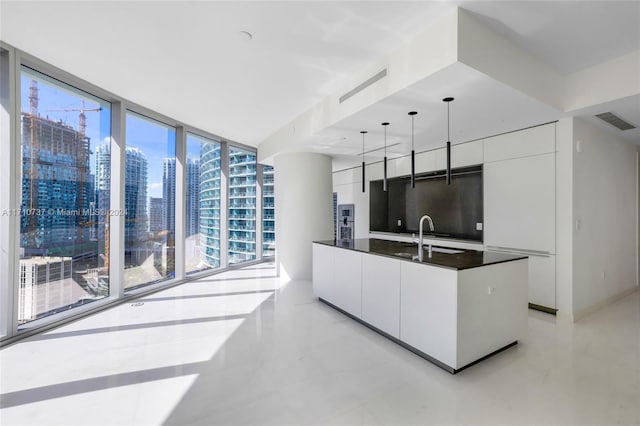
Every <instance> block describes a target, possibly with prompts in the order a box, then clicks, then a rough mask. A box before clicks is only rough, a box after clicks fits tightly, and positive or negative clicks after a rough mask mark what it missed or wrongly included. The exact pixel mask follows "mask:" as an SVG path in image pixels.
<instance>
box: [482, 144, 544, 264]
mask: <svg viewBox="0 0 640 426" xmlns="http://www.w3.org/2000/svg"><path fill="white" fill-rule="evenodd" d="M555 164H556V163H555V153H552V154H544V155H535V156H532V157H524V158H516V159H513V160H508V161H496V162H494V163H487V164H485V165H484V243H485V246H493V247H504V248H509V249H516V250H536V251H542V252H546V253H555V232H556V226H555V215H556V197H555V179H556V174H555V170H556V168H555V167H556V166H555Z"/></svg>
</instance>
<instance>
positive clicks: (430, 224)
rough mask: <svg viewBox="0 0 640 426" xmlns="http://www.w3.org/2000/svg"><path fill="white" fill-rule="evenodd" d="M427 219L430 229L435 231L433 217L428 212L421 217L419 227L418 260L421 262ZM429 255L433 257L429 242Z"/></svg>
mask: <svg viewBox="0 0 640 426" xmlns="http://www.w3.org/2000/svg"><path fill="white" fill-rule="evenodd" d="M425 219H427V221H428V222H429V229H430V230H431V232H433V231H434V229H433V221H432V220H431V217H429V216H427V215H426V214H425V215H424V216H422V217H421V218H420V226H419V227H418V232H419V234H418V260H419V261H420V262H422V250H423V248H422V244H423V241H424V240H423V238H424V237H423V235H422V232H423V224H424V220H425ZM429 257H431V244H429Z"/></svg>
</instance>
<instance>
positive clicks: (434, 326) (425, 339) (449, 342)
mask: <svg viewBox="0 0 640 426" xmlns="http://www.w3.org/2000/svg"><path fill="white" fill-rule="evenodd" d="M401 268H402V269H401V273H400V274H401V277H402V278H401V284H400V288H401V291H400V294H401V296H400V307H401V308H400V340H402V341H403V342H405V343H408V344H409V345H411V346H413V347H414V348H416V349H419V350H421V351H422V352H424V353H426V354H429V356H431V357H433V358H436V359H437V360H439V361H441V362H444V363H445V364H447V365H450V366H453V367H455V366H457V363H456V349H455V348H456V336H457V329H456V317H457V315H458V306H457V286H456V276H457V272H456V271H455V270H451V269H445V268H439V267H435V266H428V265H422V264H418V263H409V262H402V266H401Z"/></svg>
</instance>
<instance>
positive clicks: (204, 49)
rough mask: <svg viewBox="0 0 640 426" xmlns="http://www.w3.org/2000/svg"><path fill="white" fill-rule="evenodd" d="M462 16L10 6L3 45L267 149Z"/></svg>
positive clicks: (368, 9)
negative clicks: (346, 89)
mask: <svg viewBox="0 0 640 426" xmlns="http://www.w3.org/2000/svg"><path fill="white" fill-rule="evenodd" d="M451 7H452V6H451V5H449V4H446V3H443V2H403V1H387V2H377V1H371V2H369V1H364V2H339V1H335V2H334V1H332V2H324V1H318V2H309V1H303V2H295V1H294V2H292V1H286V2H275V1H253V2H251V1H248V2H244V1H242V2H239V1H194V2H182V1H86V2H83V1H71V2H64V1H42V2H38V1H27V2H21V1H4V0H3V1H0V39H2V40H3V41H5V42H7V43H9V44H11V45H14V46H15V47H17V48H20V49H22V50H24V51H26V52H27V53H30V54H32V55H34V56H36V57H38V58H41V59H43V60H45V61H47V62H49V63H51V64H52V65H54V66H56V67H59V68H61V69H63V70H65V71H67V72H69V73H71V74H74V75H76V76H78V77H80V78H82V79H84V80H87V81H89V82H91V83H93V84H95V85H97V86H99V87H102V88H104V89H107V90H109V91H111V92H112V93H115V94H117V95H119V96H122V97H124V98H126V99H128V100H131V101H133V102H135V103H137V104H140V105H142V106H144V107H146V108H149V109H151V110H155V111H157V112H159V113H161V114H164V115H166V116H169V117H173V118H175V119H177V120H179V121H182V122H184V123H186V124H189V125H193V126H196V127H199V128H201V129H204V130H206V131H209V132H212V133H214V134H218V135H221V136H222V137H225V138H228V139H231V140H235V141H238V142H242V143H245V144H250V145H254V146H257V144H258V143H259V142H261V141H262V140H264V139H265V138H266V137H267V136H269V135H270V134H272V133H274V132H275V131H276V130H277V129H278V128H280V127H281V126H282V125H284V124H285V123H287V122H289V121H291V120H292V119H294V118H295V117H296V116H297V115H298V114H300V113H301V112H302V111H304V110H306V109H308V108H310V107H311V106H313V105H314V104H316V103H317V102H319V101H320V100H321V99H322V98H323V97H324V96H327V95H328V94H331V93H333V92H335V91H336V90H338V88H340V87H342V86H343V85H344V83H345V81H348V80H349V79H350V78H351V77H352V75H353V74H354V73H356V72H358V71H360V70H361V69H363V68H364V67H366V66H367V65H368V64H370V63H371V62H373V61H376V60H378V59H379V58H381V57H384V56H385V55H387V54H389V52H390V51H392V50H393V49H395V48H397V46H399V45H402V44H403V43H406V42H407V41H408V40H410V39H412V38H413V37H414V36H415V35H416V34H417V33H418V32H419V31H421V29H422V28H423V27H424V26H425V25H426V24H428V22H429V21H430V20H432V19H433V17H434V16H437V15H439V14H440V11H441V10H445V9H449V8H451ZM241 31H248V32H250V33H251V34H252V35H253V38H252V40H251V41H247V38H246V37H243V36H242V34H240V32H241Z"/></svg>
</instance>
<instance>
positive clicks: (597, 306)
mask: <svg viewBox="0 0 640 426" xmlns="http://www.w3.org/2000/svg"><path fill="white" fill-rule="evenodd" d="M638 288H639V287H638V286H634V287H631V288H630V289H627V290H625V291H623V292H621V293H618V294H614V295H613V296H611V297H608V298H606V299H605V300H603V301H602V302H598V303H596V304H594V305H592V306H589V307H588V308H584V309H581V310H579V311H577V312H574V314H573V322H576V321H579V320H581V319H582V318H584V317H586V316H587V315H590V314H592V313H594V312H595V311H597V310H600V309H602V308H603V307H605V306H607V305H609V304H611V303H613V302H616V301H618V300H620V299H623V298H625V297H627V296H628V295H630V294H633V293H635V292H636V291H638ZM565 315H566V314H565Z"/></svg>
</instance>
